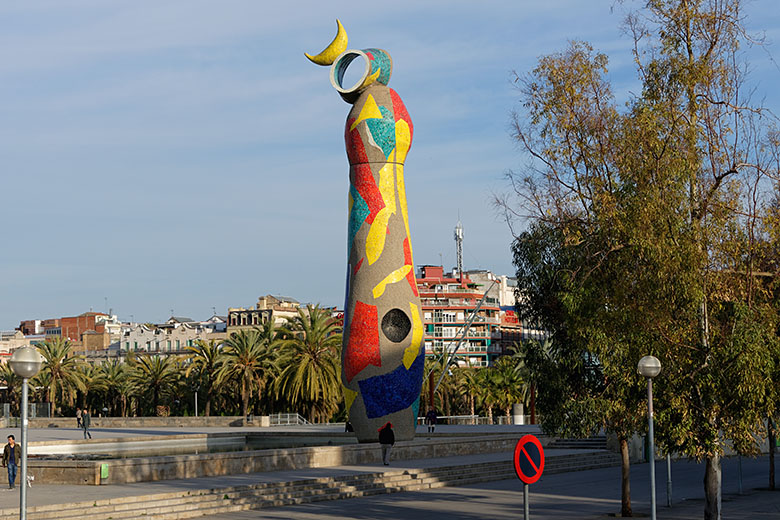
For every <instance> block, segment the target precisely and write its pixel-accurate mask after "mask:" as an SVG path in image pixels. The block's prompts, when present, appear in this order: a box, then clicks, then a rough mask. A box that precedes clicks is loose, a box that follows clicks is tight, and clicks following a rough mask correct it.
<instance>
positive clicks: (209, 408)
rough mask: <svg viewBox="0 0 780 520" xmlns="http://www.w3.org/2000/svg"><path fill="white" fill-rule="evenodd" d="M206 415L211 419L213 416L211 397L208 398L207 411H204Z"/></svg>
mask: <svg viewBox="0 0 780 520" xmlns="http://www.w3.org/2000/svg"><path fill="white" fill-rule="evenodd" d="M203 413H204V414H206V417H209V416H210V415H211V396H210V395H209V397H207V398H206V409H205V410H204V411H203Z"/></svg>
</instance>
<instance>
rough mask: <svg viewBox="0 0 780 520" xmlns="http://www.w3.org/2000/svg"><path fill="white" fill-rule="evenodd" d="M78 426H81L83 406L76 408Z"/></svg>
mask: <svg viewBox="0 0 780 520" xmlns="http://www.w3.org/2000/svg"><path fill="white" fill-rule="evenodd" d="M76 428H81V408H76Z"/></svg>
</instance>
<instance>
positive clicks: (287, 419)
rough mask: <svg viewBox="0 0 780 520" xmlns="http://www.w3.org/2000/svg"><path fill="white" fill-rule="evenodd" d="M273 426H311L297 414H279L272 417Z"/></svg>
mask: <svg viewBox="0 0 780 520" xmlns="http://www.w3.org/2000/svg"><path fill="white" fill-rule="evenodd" d="M270 420H271V426H293V425H298V424H311V423H310V422H309V421H307V420H306V419H304V418H303V417H301V416H300V415H299V414H297V413H277V414H273V415H271V416H270Z"/></svg>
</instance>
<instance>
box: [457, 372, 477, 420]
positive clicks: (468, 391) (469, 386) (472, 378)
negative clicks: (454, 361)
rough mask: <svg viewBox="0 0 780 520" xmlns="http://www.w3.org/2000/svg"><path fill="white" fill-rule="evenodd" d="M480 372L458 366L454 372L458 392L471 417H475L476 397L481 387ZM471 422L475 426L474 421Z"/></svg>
mask: <svg viewBox="0 0 780 520" xmlns="http://www.w3.org/2000/svg"><path fill="white" fill-rule="evenodd" d="M480 370H482V369H480V368H475V367H472V366H463V367H462V366H459V367H458V368H457V372H455V374H456V380H457V389H458V392H459V393H460V394H461V395H462V396H463V397H464V399H465V401H466V405H467V406H468V411H469V415H471V416H472V417H474V416H476V403H477V398H476V396H477V394H478V393H479V390H480V385H481V381H480V378H479V371H480ZM472 422H473V424H476V419H472Z"/></svg>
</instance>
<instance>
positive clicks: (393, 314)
mask: <svg viewBox="0 0 780 520" xmlns="http://www.w3.org/2000/svg"><path fill="white" fill-rule="evenodd" d="M410 330H412V322H411V321H409V317H408V316H407V315H406V313H405V312H404V311H402V310H401V309H391V310H389V311H387V314H385V315H384V317H383V318H382V332H384V333H385V337H387V339H389V340H390V341H392V342H393V343H400V342H401V341H403V340H404V338H405V337H406V336H407V335H408V334H409V331H410Z"/></svg>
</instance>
